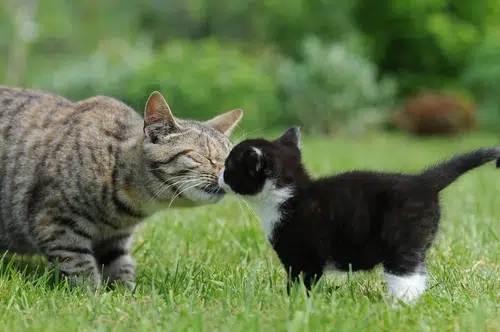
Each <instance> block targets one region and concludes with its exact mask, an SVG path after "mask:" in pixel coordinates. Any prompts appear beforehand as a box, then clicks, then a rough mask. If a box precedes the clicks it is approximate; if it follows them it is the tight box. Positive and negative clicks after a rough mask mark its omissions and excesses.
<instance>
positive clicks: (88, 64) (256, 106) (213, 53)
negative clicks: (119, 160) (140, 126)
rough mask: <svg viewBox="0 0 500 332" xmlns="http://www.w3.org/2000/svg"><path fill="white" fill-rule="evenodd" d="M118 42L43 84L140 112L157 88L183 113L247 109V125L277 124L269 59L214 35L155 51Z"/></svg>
mask: <svg viewBox="0 0 500 332" xmlns="http://www.w3.org/2000/svg"><path fill="white" fill-rule="evenodd" d="M119 46H120V45H119V44H114V43H113V44H111V45H108V46H107V47H101V49H100V51H98V52H97V53H95V54H94V55H93V56H91V57H90V58H89V59H87V60H86V61H83V62H75V63H72V64H70V65H69V66H67V67H65V68H63V69H61V70H59V71H56V72H54V73H50V74H49V75H48V77H49V79H47V77H46V78H44V79H43V82H40V83H39V84H38V85H39V86H43V87H45V88H49V89H51V90H54V91H58V92H60V93H62V94H63V95H65V96H68V97H71V98H73V99H81V98H85V97H88V96H91V95H95V94H107V95H111V96H114V97H116V98H119V99H121V100H123V101H124V102H126V103H128V104H129V105H131V106H132V107H134V108H135V109H136V110H137V111H138V112H139V113H141V114H142V113H143V109H144V105H145V102H146V99H147V98H148V96H149V95H150V93H151V92H152V91H153V90H158V91H160V92H161V93H162V94H163V95H164V96H165V98H166V99H167V101H168V103H169V105H170V107H171V108H172V111H173V112H174V114H175V115H176V116H179V117H185V118H193V119H200V120H203V119H208V118H210V117H212V116H215V115H217V114H220V113H222V112H224V111H228V110H231V109H235V108H242V109H243V110H244V111H245V116H244V120H243V125H244V126H245V127H248V128H262V127H264V126H267V125H273V124H275V123H276V121H277V120H278V118H279V117H280V114H281V113H280V112H281V108H280V104H279V99H278V94H277V89H276V84H275V81H274V76H273V75H272V71H270V70H268V64H267V62H266V60H265V59H258V58H252V57H249V56H246V55H245V54H243V53H242V52H241V51H239V50H238V49H236V48H234V47H231V46H226V45H224V46H223V45H221V44H219V43H218V42H216V41H215V40H205V41H198V42H181V41H172V42H169V43H168V44H167V45H165V47H164V48H163V49H161V50H160V51H159V52H158V53H157V54H155V55H154V56H153V55H152V54H151V53H150V52H149V51H147V47H146V48H145V47H136V48H133V47H126V46H124V45H121V46H122V47H119Z"/></svg>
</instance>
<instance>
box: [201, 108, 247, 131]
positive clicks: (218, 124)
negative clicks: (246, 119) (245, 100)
mask: <svg viewBox="0 0 500 332" xmlns="http://www.w3.org/2000/svg"><path fill="white" fill-rule="evenodd" d="M242 117H243V110H240V109H236V110H232V111H229V112H226V113H224V114H221V115H218V116H216V117H215V118H212V119H210V120H208V121H205V124H206V125H207V126H210V127H212V128H214V129H215V130H217V131H220V132H221V133H223V134H224V135H226V136H229V135H231V133H232V132H233V129H234V128H235V127H236V126H237V125H238V123H239V122H240V120H241V118H242Z"/></svg>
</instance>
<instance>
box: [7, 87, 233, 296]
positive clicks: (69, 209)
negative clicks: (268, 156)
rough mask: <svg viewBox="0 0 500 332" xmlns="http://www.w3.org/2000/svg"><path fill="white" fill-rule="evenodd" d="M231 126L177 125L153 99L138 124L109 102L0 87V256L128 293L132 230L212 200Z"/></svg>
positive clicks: (226, 117) (218, 122) (228, 122)
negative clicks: (30, 257) (27, 259)
mask: <svg viewBox="0 0 500 332" xmlns="http://www.w3.org/2000/svg"><path fill="white" fill-rule="evenodd" d="M241 116H242V111H241V110H233V111H230V112H227V113H225V114H222V115H220V116H218V117H216V118H214V119H212V120H209V121H207V122H197V121H191V120H180V119H177V118H174V117H173V115H172V113H171V112H170V109H169V107H168V105H167V103H166V101H165V99H163V97H162V96H161V94H159V93H158V92H154V93H153V94H152V95H151V96H150V98H149V99H148V102H147V104H146V109H145V119H144V120H143V119H142V118H141V117H140V116H139V115H138V114H137V113H136V112H135V111H134V110H132V109H131V108H129V107H128V106H126V105H125V104H123V103H121V102H120V101H118V100H115V99H112V98H109V97H103V96H98V97H94V98H90V99H86V100H83V101H80V102H71V101H69V100H67V99H64V98H62V97H60V96H57V95H53V94H49V93H45V92H41V91H36V90H28V89H17V88H9V87H2V86H0V249H2V250H3V251H10V252H15V253H22V254H31V253H41V254H43V255H45V256H46V257H47V258H48V260H49V261H50V262H55V261H58V264H59V270H60V272H61V273H62V274H63V275H66V276H68V277H69V280H70V281H71V282H72V283H73V284H81V283H82V281H84V280H90V282H91V285H92V287H94V288H95V287H97V286H98V285H99V284H100V283H101V281H111V282H115V281H121V282H123V283H124V284H125V285H127V286H128V287H133V284H134V280H135V271H134V261H133V259H132V257H131V256H130V246H131V235H132V233H133V231H134V229H135V227H136V226H137V225H138V224H139V223H140V222H141V221H142V220H143V219H145V218H146V217H148V216H149V215H151V214H152V213H153V212H155V211H156V210H158V209H161V208H165V207H168V206H170V204H172V205H173V206H176V205H188V206H194V205H201V204H210V203H215V202H217V201H219V200H220V199H221V198H222V196H223V191H222V190H221V189H220V188H219V187H218V185H217V175H218V172H219V170H220V169H221V168H222V166H223V163H224V159H225V158H226V156H227V155H228V153H229V150H230V148H231V144H230V141H229V139H228V137H227V136H228V135H229V133H230V132H231V131H232V129H233V128H234V127H235V126H236V124H237V123H238V122H239V120H240V119H241ZM173 198H175V199H173Z"/></svg>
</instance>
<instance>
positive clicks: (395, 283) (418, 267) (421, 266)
mask: <svg viewBox="0 0 500 332" xmlns="http://www.w3.org/2000/svg"><path fill="white" fill-rule="evenodd" d="M384 278H385V280H386V281H387V286H388V291H389V295H390V296H392V297H395V298H397V299H399V300H402V301H403V302H405V303H407V304H412V303H414V302H416V301H417V300H418V298H419V297H420V295H422V293H424V292H425V290H426V287H427V285H426V283H427V273H426V269H425V263H424V262H423V261H415V260H411V259H401V260H398V261H396V262H390V263H384Z"/></svg>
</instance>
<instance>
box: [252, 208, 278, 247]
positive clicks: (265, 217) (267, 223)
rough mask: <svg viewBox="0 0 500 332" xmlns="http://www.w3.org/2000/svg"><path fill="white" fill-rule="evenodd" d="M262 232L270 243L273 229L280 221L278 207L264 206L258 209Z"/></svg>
mask: <svg viewBox="0 0 500 332" xmlns="http://www.w3.org/2000/svg"><path fill="white" fill-rule="evenodd" d="M258 212H259V217H260V220H261V225H262V230H263V231H264V234H265V236H266V239H267V240H268V241H269V242H272V237H273V231H274V228H275V227H276V226H277V225H278V224H279V223H280V221H281V213H280V211H279V206H265V207H261V208H260V209H259V211H258Z"/></svg>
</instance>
